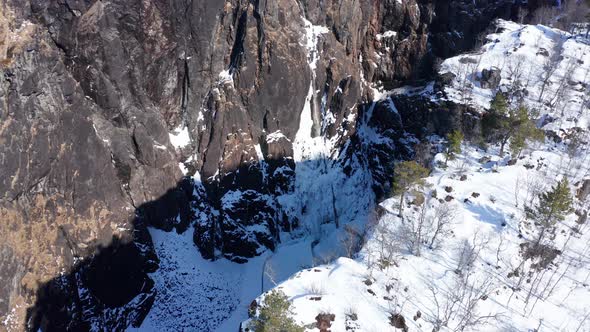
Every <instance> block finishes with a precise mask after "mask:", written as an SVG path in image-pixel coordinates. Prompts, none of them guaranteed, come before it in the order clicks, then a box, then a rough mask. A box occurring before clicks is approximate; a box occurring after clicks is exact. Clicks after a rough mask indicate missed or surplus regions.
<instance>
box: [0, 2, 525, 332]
mask: <svg viewBox="0 0 590 332" xmlns="http://www.w3.org/2000/svg"><path fill="white" fill-rule="evenodd" d="M0 8H1V10H0V70H1V73H2V76H1V79H0V142H1V143H2V144H1V146H0V160H1V167H0V193H1V196H0V215H1V216H2V223H1V224H0V320H2V321H4V322H6V324H5V325H6V326H7V329H9V330H18V329H20V328H21V327H22V326H23V325H24V324H25V315H26V313H25V311H26V308H27V307H28V306H30V305H31V304H32V303H33V302H34V301H35V300H36V298H37V296H38V290H39V287H40V285H41V284H43V283H45V282H47V281H49V280H53V281H52V282H51V283H50V285H51V287H49V288H44V289H43V292H44V293H43V292H41V293H39V294H41V295H43V294H45V295H47V294H49V295H51V294H53V295H55V294H62V296H63V297H60V296H57V295H56V298H59V299H62V300H63V301H64V303H69V302H68V301H70V302H71V301H72V300H71V296H66V295H71V294H74V293H78V294H80V289H86V290H90V291H89V293H88V294H90V295H88V296H86V295H78V297H77V298H76V299H77V300H76V301H77V303H75V304H72V303H70V305H71V307H76V308H78V309H76V310H79V311H76V310H74V309H73V310H72V311H71V312H60V313H56V312H53V313H52V314H53V315H56V316H59V317H61V318H60V319H61V320H56V322H57V323H55V324H57V325H55V326H54V327H55V328H57V329H58V328H59V327H62V328H63V327H64V326H60V325H59V324H61V323H64V322H67V321H70V322H72V321H76V322H78V323H79V324H81V325H70V326H69V328H70V329H73V328H76V327H84V328H88V327H89V326H91V325H92V324H99V325H96V326H103V327H105V328H115V327H118V328H121V327H123V326H126V325H128V324H136V323H138V322H141V319H142V314H138V313H137V311H138V310H137V308H141V310H139V311H142V312H145V311H146V310H149V305H150V304H149V303H150V301H149V294H150V291H151V288H150V285H149V282H147V283H145V282H144V283H143V284H141V285H139V286H138V285H137V283H139V282H143V281H147V280H149V278H148V277H147V275H146V274H145V273H147V272H149V271H153V270H154V269H156V268H157V258H156V257H155V253H154V252H153V248H151V247H150V243H151V241H150V239H149V234H148V233H147V231H146V226H148V225H149V226H154V227H158V228H162V229H166V230H171V229H172V228H176V230H177V231H184V230H186V229H187V227H188V225H189V224H191V223H192V222H193V220H194V215H195V213H197V214H199V215H200V216H201V217H200V219H199V221H198V222H196V224H195V235H194V239H195V243H196V244H197V245H198V246H199V248H200V249H201V251H202V253H203V255H204V256H205V257H208V258H214V257H216V256H225V257H226V258H229V259H232V260H235V261H243V260H244V259H247V258H248V257H252V256H254V255H256V254H258V253H259V252H260V251H261V250H262V249H263V248H271V249H272V248H273V247H274V246H275V245H276V243H277V242H278V241H280V239H278V238H277V236H278V235H277V234H278V231H279V230H280V229H282V230H285V229H291V228H292V227H296V221H295V220H292V217H291V216H290V215H289V214H286V213H284V212H283V211H282V209H281V207H280V204H279V202H277V201H276V200H274V198H273V197H276V195H279V194H281V193H285V192H288V191H289V190H292V182H293V177H294V169H295V167H296V161H298V159H301V156H299V155H298V154H299V153H301V147H300V146H296V145H297V144H295V143H296V142H297V141H298V137H297V136H298V135H304V136H309V137H324V138H326V139H328V140H332V141H334V142H335V143H334V144H333V146H332V149H333V150H334V151H340V150H341V149H342V148H343V147H344V146H345V144H346V143H347V142H349V141H350V142H352V144H351V146H352V147H353V148H354V147H355V146H356V145H355V142H357V141H358V137H357V136H356V135H355V131H356V129H357V126H358V123H359V121H361V119H362V118H363V116H362V115H363V114H366V111H367V109H368V106H367V104H363V103H367V102H368V101H370V100H372V90H371V89H370V85H371V84H372V83H379V84H381V85H383V86H385V87H395V86H399V85H401V84H404V83H406V82H408V81H410V80H415V79H422V78H425V77H428V75H429V74H430V73H431V68H432V63H434V62H436V59H437V58H439V57H446V56H448V55H450V54H453V53H457V52H460V51H462V50H464V49H466V48H468V47H470V46H471V45H472V44H473V43H474V41H475V38H474V37H475V36H476V35H477V34H478V33H479V32H480V31H482V30H483V29H485V28H486V26H487V23H488V22H489V21H490V20H491V19H492V18H493V17H496V16H504V17H507V16H509V15H512V14H513V10H514V8H512V5H511V2H509V1H476V2H473V1H426V0H420V1H415V0H409V1H403V2H402V1H396V0H388V1H377V0H363V1H353V0H344V1H319V0H305V1H300V2H297V1H294V0H275V1H263V0H258V1H252V0H250V1H246V0H228V1H217V0H191V1H188V0H186V1H165V0H137V1H118V0H111V1H90V0H88V1H84V0H59V1H35V0H26V1H25V0H3V1H2V2H1V3H0ZM306 109H307V111H305V110H306ZM302 110H303V111H302ZM373 121H376V124H375V126H379V125H381V126H383V128H381V129H382V130H383V131H387V130H388V129H391V128H388V126H395V125H399V123H398V122H397V120H391V119H389V120H388V119H379V118H376V119H375V120H373ZM304 122H305V123H310V124H311V125H310V126H309V130H303V132H302V127H301V124H302V123H304ZM390 123H391V125H389V124H390ZM306 128H307V127H306ZM307 131H308V132H307ZM171 132H172V136H171V135H170V134H169V133H171ZM185 134H187V135H188V139H185V140H184V141H181V142H180V143H179V142H178V138H179V137H181V136H182V135H185ZM355 137H356V138H355ZM375 149H381V150H382V147H376V148H375ZM389 152H391V151H389ZM371 153H376V152H374V151H373V152H371ZM380 153H381V154H382V156H383V157H384V159H383V163H385V164H386V165H382V164H378V165H372V166H371V167H372V168H373V169H377V170H380V171H378V172H377V173H374V174H375V176H376V183H377V184H376V185H375V190H376V191H379V190H382V188H380V187H381V186H382V185H383V184H385V183H386V182H387V179H385V178H384V176H385V175H384V173H383V172H384V171H383V170H384V169H387V167H389V166H388V165H387V163H390V162H391V160H392V156H389V157H388V158H385V156H386V155H387V153H388V151H387V150H385V151H381V152H380ZM347 154H348V155H351V154H352V152H350V151H347V152H346V153H344V154H343V158H346V156H347ZM343 163H344V162H343ZM179 164H180V166H181V167H179ZM181 169H183V170H184V172H185V173H186V175H195V174H196V172H198V174H199V175H200V178H201V179H202V182H203V186H197V187H194V185H195V183H194V182H193V180H190V181H189V180H183V181H181V182H180V184H178V181H179V180H181V178H182V176H183V174H182V172H181ZM277 170H280V171H277ZM379 172H381V173H379ZM378 173H379V174H380V175H379V174H378ZM379 177H381V178H380V179H379ZM228 193H232V194H231V195H230V196H231V197H230V196H228ZM235 193H240V194H239V195H237V196H236V194H235ZM269 197H270V199H269ZM230 198H232V199H233V200H232V205H231V206H232V208H231V209H228V208H224V206H226V205H224V202H227V200H228V199H230ZM250 204H254V208H253V207H252V206H250ZM195 211H196V212H195ZM249 225H262V227H264V228H265V229H266V232H265V233H261V232H253V231H251V230H249V228H248V227H246V226H249ZM113 241H114V242H113ZM107 246H108V248H107V249H105V250H100V251H97V250H98V248H100V247H107ZM261 248H262V249H261ZM109 261H115V262H118V263H117V264H118V265H117V266H119V265H121V266H124V265H125V264H126V262H127V263H128V262H130V261H134V262H139V263H134V264H137V265H134V264H132V265H131V266H127V267H125V268H117V267H113V268H112V270H115V271H117V272H116V273H114V274H112V273H111V272H109V271H111V269H106V270H104V266H108V264H107V263H105V262H109ZM96 262H99V263H96ZM100 262H102V263H100ZM103 263H104V264H103ZM101 264H102V265H101ZM105 264H106V265H105ZM103 270H104V271H103ZM72 271H74V272H72ZM97 271H98V272H97ZM101 271H102V272H101ZM99 272H100V273H102V274H100V273H99ZM127 272H129V273H137V278H136V280H137V282H136V284H134V285H128V286H129V287H121V288H122V289H123V288H125V289H127V291H126V292H123V293H122V294H121V295H120V296H115V298H104V297H103V296H102V295H100V292H101V290H102V289H103V286H104V285H103V284H101V283H104V281H101V280H95V279H92V278H90V277H85V276H89V275H93V274H97V273H98V274H99V275H104V276H106V277H105V279H104V280H107V281H108V282H112V281H113V280H114V279H113V280H111V279H109V278H115V277H116V276H123V275H129V274H128V273H127ZM109 273H111V274H109ZM58 275H63V277H60V278H57V279H55V277H56V276H58ZM114 276H115V277H114ZM60 285H61V286H60ZM142 285H143V286H142ZM64 289H65V291H64ZM60 292H62V293H60ZM64 292H65V293H64ZM92 292H94V293H95V294H94V293H92ZM140 293H142V294H147V295H146V298H147V300H146V299H141V300H142V301H139V299H138V298H137V297H136V295H137V294H140ZM63 294H66V295H63ZM84 294H86V293H84ZM93 294H94V295H93ZM41 295H39V296H41ZM131 299H134V301H137V302H133V303H131V302H130V301H131ZM144 300H145V301H144ZM139 302H141V305H140V304H139ZM81 303H82V304H81ZM62 304H63V303H62ZM84 306H86V307H84ZM82 307H84V308H92V310H90V311H88V310H86V312H85V315H88V312H94V313H93V314H92V315H90V316H84V315H81V316H76V317H75V319H74V318H73V315H74V314H73V313H75V312H78V313H80V312H81V309H80V308H82ZM106 308H109V309H108V310H110V311H109V312H110V313H112V315H111V316H110V317H111V318H104V317H106V316H105V315H102V316H101V315H99V314H98V313H101V312H105V311H107V309H106ZM38 311H39V310H37V312H33V313H30V315H29V317H30V318H31V320H30V321H29V322H28V323H29V327H31V328H32V327H36V326H38V325H39V324H41V323H43V324H46V325H47V324H49V325H47V326H51V324H52V323H50V322H48V321H47V320H46V319H47V317H48V315H49V313H46V314H45V316H43V313H39V312H38ZM41 311H42V310H41ZM49 312H50V311H49ZM42 317H45V320H43V319H42ZM100 317H102V318H100ZM121 317H125V319H121ZM89 321H92V322H93V323H92V324H91V323H89ZM76 324H77V323H76ZM84 324H86V325H84Z"/></svg>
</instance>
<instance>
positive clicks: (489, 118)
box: [482, 93, 543, 156]
mask: <svg viewBox="0 0 590 332" xmlns="http://www.w3.org/2000/svg"><path fill="white" fill-rule="evenodd" d="M482 132H483V134H484V137H486V138H487V139H488V140H491V141H497V142H499V143H500V156H504V149H505V147H506V144H508V142H509V141H510V146H509V147H510V151H511V152H512V153H513V156H517V155H519V154H520V152H521V151H522V150H523V149H524V148H525V147H526V142H527V140H529V139H535V140H541V139H542V138H543V132H542V131H541V130H539V129H537V128H536V126H535V124H534V123H533V121H532V120H531V116H530V112H529V110H528V109H527V108H526V107H524V106H522V105H521V106H519V107H518V108H516V109H510V105H509V104H508V101H507V100H506V97H504V95H503V94H502V93H497V94H496V96H494V99H493V100H492V101H491V103H490V109H489V111H488V113H487V114H485V115H484V117H483V119H482Z"/></svg>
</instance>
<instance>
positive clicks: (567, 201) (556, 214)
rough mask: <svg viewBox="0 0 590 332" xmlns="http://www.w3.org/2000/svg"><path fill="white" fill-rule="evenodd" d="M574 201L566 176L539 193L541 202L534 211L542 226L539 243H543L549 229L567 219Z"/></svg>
mask: <svg viewBox="0 0 590 332" xmlns="http://www.w3.org/2000/svg"><path fill="white" fill-rule="evenodd" d="M572 203H573V199H572V194H571V192H570V187H569V181H568V179H567V178H566V177H565V176H564V177H563V179H561V181H559V182H558V183H557V185H556V186H554V187H551V189H550V190H548V191H547V192H544V193H541V194H539V202H538V204H537V206H536V208H535V210H534V211H533V217H534V219H535V220H536V221H537V222H538V223H539V225H540V227H541V232H540V233H539V237H538V238H537V242H536V244H537V245H538V244H539V243H541V241H542V240H543V237H544V236H545V233H546V232H547V231H548V230H550V229H552V228H553V227H555V225H556V224H557V222H558V221H562V220H564V219H565V216H566V215H567V213H569V212H570V211H571V210H572Z"/></svg>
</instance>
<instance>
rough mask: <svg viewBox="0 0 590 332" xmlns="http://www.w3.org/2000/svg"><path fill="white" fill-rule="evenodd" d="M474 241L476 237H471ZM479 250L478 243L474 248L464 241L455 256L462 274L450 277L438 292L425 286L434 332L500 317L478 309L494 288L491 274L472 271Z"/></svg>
mask: <svg viewBox="0 0 590 332" xmlns="http://www.w3.org/2000/svg"><path fill="white" fill-rule="evenodd" d="M476 239H477V237H475V238H474V240H476ZM476 243H477V242H476ZM482 248H483V247H482V243H481V242H480V243H477V244H476V245H473V244H471V242H470V241H468V240H465V241H463V242H462V244H461V246H460V247H459V249H458V250H457V257H456V260H457V266H460V267H461V273H458V274H456V275H455V276H454V277H453V282H452V283H451V284H450V287H449V288H448V289H444V290H441V289H439V288H438V287H436V286H435V285H428V286H427V288H428V289H429V290H430V293H431V294H432V299H433V301H434V305H435V308H436V312H434V318H433V319H431V321H430V322H431V323H432V324H433V325H434V330H435V331H438V330H440V329H441V328H442V327H448V328H450V329H451V330H452V331H465V330H466V329H473V328H475V327H476V326H480V325H484V324H486V323H487V322H488V321H489V320H492V319H496V318H498V317H499V316H500V314H498V313H481V312H480V310H479V304H480V303H481V301H485V300H486V299H487V297H488V296H489V294H491V292H492V291H493V289H495V288H496V285H495V280H494V278H493V276H492V275H490V274H485V275H481V274H478V273H476V271H475V265H474V263H475V261H476V260H477V259H478V256H479V252H480V250H481V249H482Z"/></svg>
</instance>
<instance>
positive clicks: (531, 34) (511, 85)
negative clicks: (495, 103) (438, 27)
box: [440, 20, 590, 130]
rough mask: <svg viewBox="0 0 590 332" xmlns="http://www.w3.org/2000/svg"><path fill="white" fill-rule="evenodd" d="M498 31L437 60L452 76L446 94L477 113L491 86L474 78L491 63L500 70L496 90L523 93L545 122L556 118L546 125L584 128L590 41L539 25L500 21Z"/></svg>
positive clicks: (588, 102)
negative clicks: (475, 47)
mask: <svg viewBox="0 0 590 332" xmlns="http://www.w3.org/2000/svg"><path fill="white" fill-rule="evenodd" d="M498 31H499V32H497V33H495V34H491V35H489V36H488V37H487V40H488V42H487V43H486V44H485V45H483V46H482V47H481V48H480V49H479V50H476V51H475V52H473V53H469V54H464V55H459V56H456V57H453V58H450V59H447V60H445V61H444V62H443V63H442V65H441V69H440V72H441V73H446V72H452V73H453V74H455V75H456V77H455V79H454V81H453V82H452V86H450V87H447V88H446V89H445V92H446V93H447V94H448V95H449V98H450V99H451V100H454V101H456V102H459V103H467V104H471V105H473V106H475V107H477V108H479V109H480V110H482V111H483V110H484V109H487V108H489V104H490V101H491V99H492V98H493V96H494V94H495V93H496V90H493V89H483V88H482V87H481V83H480V81H479V78H480V77H481V71H482V69H490V68H494V67H495V68H499V69H500V70H501V75H502V80H501V82H500V90H502V91H507V90H510V89H513V90H520V91H522V95H523V98H524V99H523V102H524V103H525V104H526V105H527V106H529V108H530V109H532V110H535V111H536V112H538V113H539V116H540V117H541V118H542V119H543V118H544V119H545V121H546V122H551V121H552V120H551V118H553V119H555V121H553V123H549V124H546V125H545V126H544V128H545V129H553V130H558V129H566V128H570V127H582V128H588V126H590V117H589V116H588V114H587V113H588V112H587V110H588V107H590V85H589V84H588V82H590V40H588V39H585V38H584V37H583V36H582V35H571V34H569V33H567V32H564V31H561V30H557V29H552V28H549V27H546V26H543V25H521V24H517V23H514V22H509V21H502V20H500V21H499V23H498ZM517 95H518V94H517ZM517 99H518V98H515V100H514V101H513V102H514V103H518V102H519V101H518V100H517ZM547 116H549V117H547Z"/></svg>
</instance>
